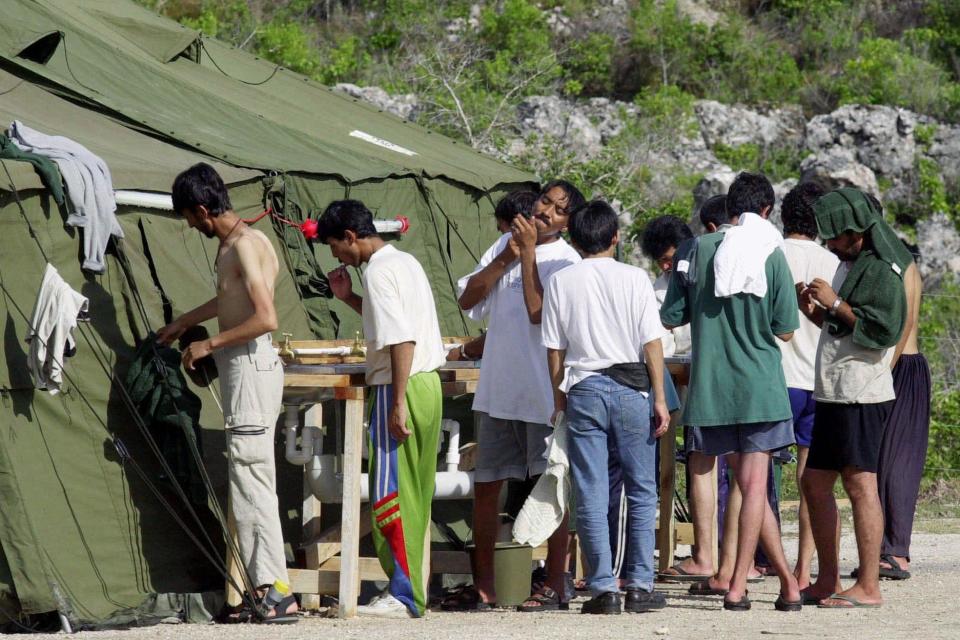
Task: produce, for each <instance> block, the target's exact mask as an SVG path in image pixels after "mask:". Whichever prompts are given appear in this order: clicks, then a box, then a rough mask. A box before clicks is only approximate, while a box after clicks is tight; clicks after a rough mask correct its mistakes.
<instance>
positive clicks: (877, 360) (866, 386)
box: [813, 262, 896, 404]
mask: <svg viewBox="0 0 960 640" xmlns="http://www.w3.org/2000/svg"><path fill="white" fill-rule="evenodd" d="M852 265H853V263H852V262H841V263H840V266H839V267H837V274H836V275H835V276H834V277H833V282H832V283H831V286H832V287H833V290H834V291H840V287H841V286H842V285H843V281H844V280H845V279H846V277H847V274H849V273H850V267H851V266H852ZM893 352H894V347H889V348H887V349H869V348H867V347H861V346H860V345H858V344H856V343H855V342H854V341H853V334H849V333H848V334H847V335H845V336H843V337H842V338H838V337H836V336H833V335H830V332H829V331H821V332H820V344H819V346H818V347H817V365H816V366H817V369H816V371H817V374H816V386H815V388H814V390H813V397H814V398H815V399H816V400H817V401H819V402H835V403H839V404H876V403H878V402H886V401H887V400H893V399H894V398H895V397H896V394H895V393H894V390H893V374H892V372H891V371H890V365H891V364H892V363H893Z"/></svg>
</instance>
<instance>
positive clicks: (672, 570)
mask: <svg viewBox="0 0 960 640" xmlns="http://www.w3.org/2000/svg"><path fill="white" fill-rule="evenodd" d="M660 575H663V576H683V575H689V576H712V575H713V567H712V566H709V565H702V564H697V562H696V560H694V559H693V558H684V559H683V560H681V561H680V562H678V563H677V564H675V565H673V566H672V567H669V568H667V569H664V570H663V571H661V572H660Z"/></svg>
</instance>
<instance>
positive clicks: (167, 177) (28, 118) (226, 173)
mask: <svg viewBox="0 0 960 640" xmlns="http://www.w3.org/2000/svg"><path fill="white" fill-rule="evenodd" d="M0 92H2V93H3V99H2V100H0V130H6V128H7V127H8V126H10V123H11V122H13V121H14V120H20V121H22V122H23V123H24V124H26V125H28V126H29V127H31V128H33V129H37V130H38V131H42V132H43V133H46V134H50V135H62V136H67V137H69V138H71V139H73V140H75V141H77V142H79V143H80V144H82V145H84V146H85V147H87V148H88V149H90V151H92V152H93V153H95V154H97V155H98V156H100V157H101V158H103V159H104V161H105V162H106V163H107V165H109V167H110V172H111V173H112V175H113V186H114V188H115V189H139V190H144V191H161V192H169V191H170V185H171V184H172V183H173V178H174V176H176V175H177V174H178V173H179V172H181V171H183V169H184V168H186V167H188V166H190V165H192V164H195V163H197V162H200V161H201V160H202V161H205V162H210V163H211V164H212V165H213V166H214V168H215V169H216V170H217V171H218V172H219V173H220V175H221V176H222V177H223V179H224V181H225V182H226V183H227V184H234V183H238V182H246V181H247V180H252V179H255V178H258V177H261V176H262V175H263V174H262V173H261V172H259V171H254V170H251V169H243V168H239V167H232V166H230V165H227V164H223V163H221V162H216V161H212V160H211V159H210V158H208V157H205V156H203V155H201V154H199V153H195V152H193V151H190V150H188V149H184V148H181V147H178V146H175V145H172V144H169V143H167V142H163V141H161V140H158V139H156V138H153V137H150V136H147V135H144V134H142V133H138V132H137V131H134V130H133V129H129V128H127V127H125V126H123V125H122V124H119V123H118V122H116V121H114V120H112V119H111V118H109V117H108V116H106V115H104V114H102V113H98V112H96V111H91V110H89V109H84V108H83V107H80V106H77V105H75V104H73V103H71V102H68V101H67V100H64V99H63V98H59V97H57V96H54V95H51V94H49V93H47V92H46V91H44V90H43V89H41V88H39V87H37V86H34V85H33V84H30V83H29V82H27V81H22V80H20V79H19V78H17V77H16V76H13V75H11V74H9V73H7V72H5V71H3V70H0ZM5 164H6V165H7V169H8V170H9V171H10V173H11V177H12V178H13V183H14V184H15V185H16V186H17V188H18V189H40V188H42V184H41V183H40V179H39V178H38V177H37V175H36V173H35V172H34V170H33V167H32V166H30V165H29V164H27V163H25V162H6V163H5ZM7 182H8V179H7V175H6V173H2V172H0V189H5V188H6V187H7Z"/></svg>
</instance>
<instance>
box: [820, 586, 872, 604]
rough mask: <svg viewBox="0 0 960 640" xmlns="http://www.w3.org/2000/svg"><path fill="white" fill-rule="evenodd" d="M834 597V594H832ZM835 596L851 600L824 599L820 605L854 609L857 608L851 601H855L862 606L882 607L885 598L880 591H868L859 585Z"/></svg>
mask: <svg viewBox="0 0 960 640" xmlns="http://www.w3.org/2000/svg"><path fill="white" fill-rule="evenodd" d="M831 595H834V594H831ZM835 595H838V596H843V597H844V598H849V600H843V599H840V598H830V597H827V598H823V600H821V601H820V604H824V605H828V606H831V607H853V606H855V605H854V603H853V602H851V600H855V601H856V602H859V603H861V604H873V605H881V604H883V597H882V596H881V595H880V590H879V589H878V590H876V591H869V592H868V591H867V590H866V589H864V588H863V587H862V586H860V584H859V583H857V584H854V585H853V586H852V587H850V588H849V589H847V590H846V591H838V592H837V593H836V594H835Z"/></svg>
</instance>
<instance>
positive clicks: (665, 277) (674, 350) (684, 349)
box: [653, 271, 690, 358]
mask: <svg viewBox="0 0 960 640" xmlns="http://www.w3.org/2000/svg"><path fill="white" fill-rule="evenodd" d="M669 286H670V272H668V271H664V272H663V273H661V274H660V275H659V276H657V279H656V280H654V281H653V294H654V295H655V296H656V297H657V308H660V307H662V306H663V301H664V300H666V298H667V287H669ZM661 341H662V342H663V357H664V358H666V357H668V356H672V355H674V354H686V353H690V325H689V324H685V325H683V326H682V327H675V328H673V329H670V330H669V331H667V332H666V333H665V334H663V338H661Z"/></svg>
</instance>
